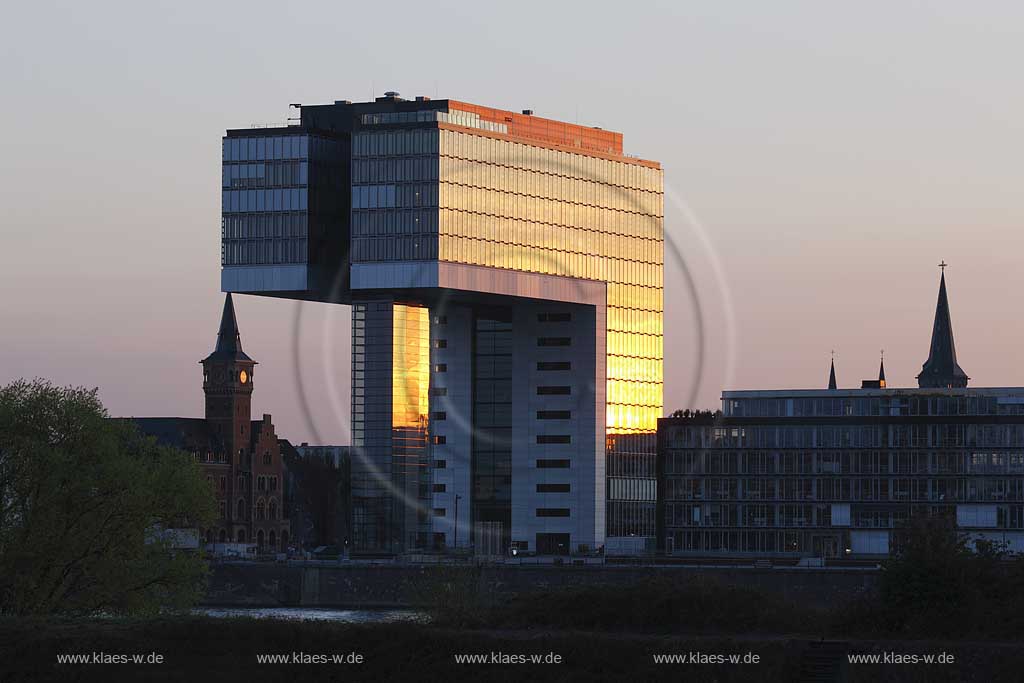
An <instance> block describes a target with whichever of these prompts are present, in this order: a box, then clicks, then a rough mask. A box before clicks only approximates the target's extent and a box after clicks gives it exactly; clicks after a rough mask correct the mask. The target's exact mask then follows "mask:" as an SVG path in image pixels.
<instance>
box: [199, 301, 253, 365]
mask: <svg viewBox="0 0 1024 683" xmlns="http://www.w3.org/2000/svg"><path fill="white" fill-rule="evenodd" d="M215 359H216V360H247V361H251V360H252V359H251V358H249V356H247V355H246V353H245V352H244V351H242V335H241V334H239V332H238V321H237V320H236V319H235V304H234V302H233V301H232V300H231V292H228V293H227V296H225V297H224V312H223V313H221V316H220V330H219V331H218V332H217V346H216V348H214V350H213V353H211V354H210V355H209V356H207V357H206V360H215ZM204 362H205V361H204Z"/></svg>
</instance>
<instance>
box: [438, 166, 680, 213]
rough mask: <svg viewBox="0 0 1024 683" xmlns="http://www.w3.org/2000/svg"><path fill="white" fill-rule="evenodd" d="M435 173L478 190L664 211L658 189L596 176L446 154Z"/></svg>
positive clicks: (624, 208)
mask: <svg viewBox="0 0 1024 683" xmlns="http://www.w3.org/2000/svg"><path fill="white" fill-rule="evenodd" d="M439 175H440V180H441V181H442V182H446V183H455V184H458V185H463V186H467V187H471V188H478V189H481V190H488V191H493V192H498V193H507V194H513V195H520V196H522V197H540V198H544V199H551V200H555V201H559V202H570V203H573V204H587V205H589V206H597V207H601V208H605V209H613V210H617V211H630V212H633V213H646V214H652V215H655V216H661V215H664V207H663V201H664V200H663V195H662V194H661V192H651V191H647V190H638V189H632V188H625V187H618V186H615V185H609V184H608V183H606V182H602V181H601V180H600V179H596V178H591V179H581V178H570V177H566V176H563V175H557V174H549V173H541V172H538V171H530V170H524V169H517V168H506V167H504V166H495V165H494V164H482V163H477V162H473V161H467V160H465V159H456V158H453V157H447V156H443V157H441V159H440V174H439Z"/></svg>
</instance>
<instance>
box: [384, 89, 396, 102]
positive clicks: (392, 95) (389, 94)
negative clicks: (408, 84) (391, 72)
mask: <svg viewBox="0 0 1024 683" xmlns="http://www.w3.org/2000/svg"><path fill="white" fill-rule="evenodd" d="M384 97H390V98H391V99H393V100H397V99H398V93H397V92H396V91H394V90H388V91H387V92H385V93H384Z"/></svg>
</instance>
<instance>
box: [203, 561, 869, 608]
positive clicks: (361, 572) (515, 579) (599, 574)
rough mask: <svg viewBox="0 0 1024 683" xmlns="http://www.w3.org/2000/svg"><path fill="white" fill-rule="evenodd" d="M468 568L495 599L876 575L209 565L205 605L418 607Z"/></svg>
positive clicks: (789, 586) (845, 580) (849, 585)
mask: <svg viewBox="0 0 1024 683" xmlns="http://www.w3.org/2000/svg"><path fill="white" fill-rule="evenodd" d="M467 573H471V574H472V575H473V577H474V579H473V581H474V591H475V592H478V593H480V594H483V595H486V596H489V598H490V599H492V600H495V601H502V600H509V599H512V598H514V597H517V596H522V595H529V594H531V593H536V592H539V591H550V592H552V593H557V592H560V591H564V590H569V589H575V588H580V587H588V586H589V587H594V588H608V589H610V590H617V589H621V588H625V587H630V586H635V585H637V584H638V583H641V582H645V581H651V580H663V581H665V582H671V583H678V584H690V583H702V582H705V581H707V580H712V579H713V580H714V581H716V582H718V583H722V584H728V585H734V586H742V587H745V588H752V589H756V590H758V591H759V592H762V593H764V594H766V595H771V596H775V597H778V598H779V599H782V600H789V601H800V602H801V603H803V604H807V605H812V606H817V607H829V606H833V605H835V604H837V603H842V602H847V601H849V600H852V599H856V598H859V597H863V596H867V595H870V594H872V593H874V592H875V591H876V589H877V585H878V573H877V572H869V571H865V570H861V569H815V568H800V569H797V568H792V567H787V568H774V569H772V568H754V567H745V568H736V567H716V568H709V569H705V568H699V567H688V566H679V567H649V566H645V567H635V566H615V565H569V564H566V565H523V566H518V565H501V564H496V565H482V566H451V565H448V566H445V565H423V564H421V565H409V564H359V563H352V564H340V565H336V566H305V565H289V564H273V563H255V562H229V563H216V564H213V565H211V573H210V578H209V584H208V588H207V591H206V596H205V598H204V599H203V604H204V605H207V606H211V607H213V606H217V607H230V606H234V607H280V606H289V607H337V608H353V609H359V608H372V609H379V608H417V607H421V606H423V605H424V604H427V603H430V602H431V601H432V598H431V596H430V595H429V592H430V590H431V587H434V586H436V585H437V584H438V583H445V582H449V581H451V579H452V577H453V576H455V577H460V576H462V575H465V574H467Z"/></svg>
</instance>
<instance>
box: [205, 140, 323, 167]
mask: <svg viewBox="0 0 1024 683" xmlns="http://www.w3.org/2000/svg"><path fill="white" fill-rule="evenodd" d="M314 139H315V140H316V141H317V142H315V143H314V145H316V144H320V145H322V146H323V147H324V150H325V152H327V151H328V149H334V150H336V151H340V147H337V146H336V145H337V143H334V142H333V141H329V140H323V139H321V138H314ZM309 145H310V136H308V135H283V136H280V135H279V136H273V137H271V136H258V137H251V138H234V137H230V138H228V137H226V138H224V141H223V150H222V158H223V160H224V161H264V160H266V159H308V158H309Z"/></svg>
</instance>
